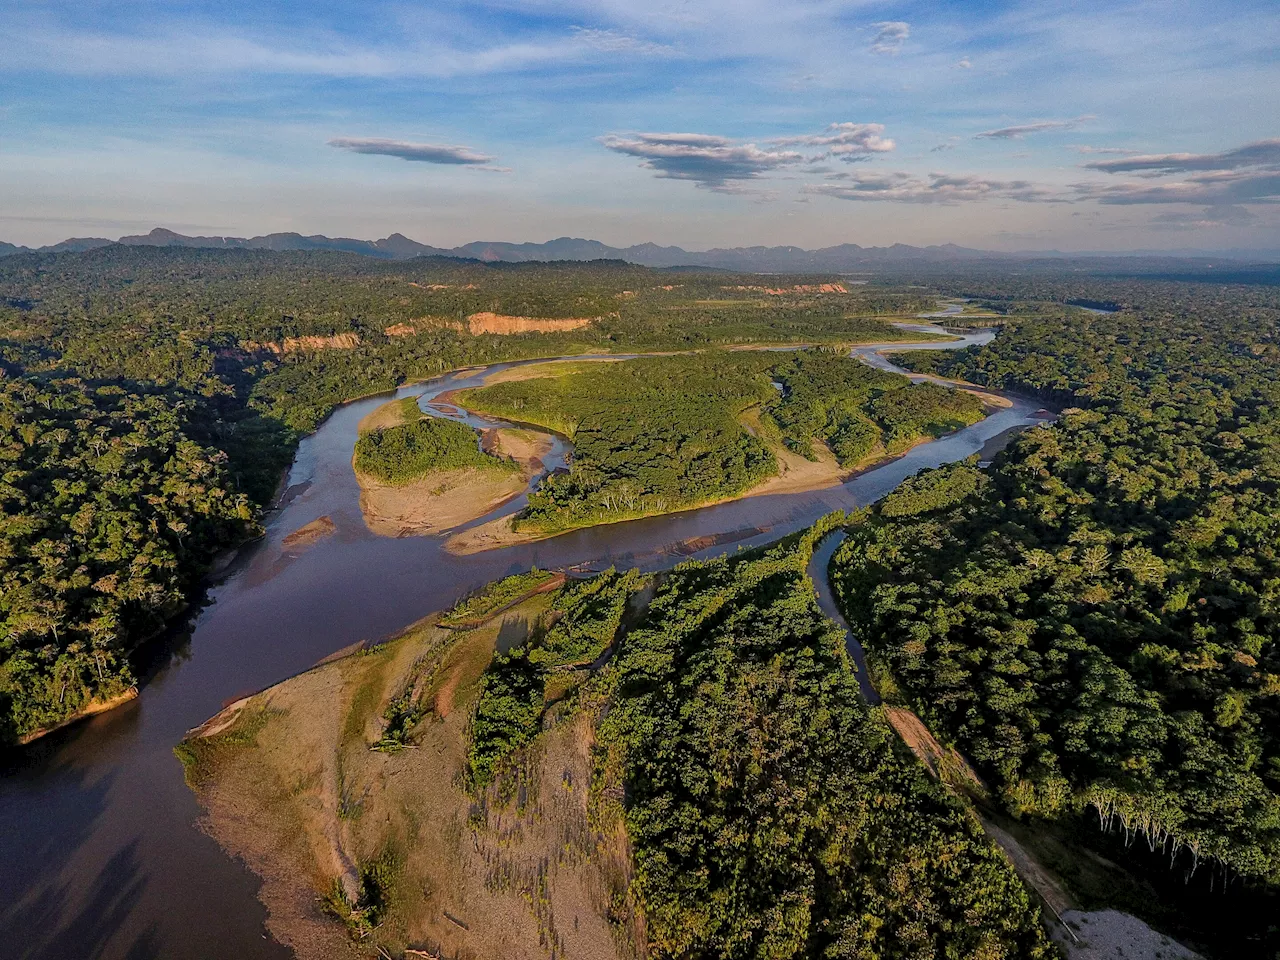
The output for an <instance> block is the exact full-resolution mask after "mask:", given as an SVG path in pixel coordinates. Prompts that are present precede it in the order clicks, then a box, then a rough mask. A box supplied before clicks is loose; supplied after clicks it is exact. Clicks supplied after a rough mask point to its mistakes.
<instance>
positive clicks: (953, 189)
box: [805, 172, 1063, 204]
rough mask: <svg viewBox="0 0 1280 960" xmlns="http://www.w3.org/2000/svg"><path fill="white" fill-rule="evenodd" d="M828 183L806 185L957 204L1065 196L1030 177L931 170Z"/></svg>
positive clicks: (848, 176) (840, 193)
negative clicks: (1001, 177) (998, 177)
mask: <svg viewBox="0 0 1280 960" xmlns="http://www.w3.org/2000/svg"><path fill="white" fill-rule="evenodd" d="M827 181H828V182H826V183H819V184H812V185H810V186H807V187H805V192H806V193H817V194H821V195H823V196H827V197H836V198H837V199H840V200H889V201H893V202H896V203H937V204H955V203H962V202H970V201H975V200H1021V201H1025V202H1051V201H1060V200H1062V199H1063V198H1062V197H1061V196H1060V195H1058V193H1057V192H1056V191H1054V190H1051V189H1049V188H1048V187H1044V186H1040V185H1038V184H1035V183H1032V182H1030V181H1027V180H990V179H987V178H985V177H979V176H973V175H955V174H945V173H931V174H929V175H928V177H927V178H925V177H919V176H916V175H915V174H911V173H902V172H897V173H885V174H870V173H868V174H863V173H839V174H833V175H832V176H830V177H828V178H827Z"/></svg>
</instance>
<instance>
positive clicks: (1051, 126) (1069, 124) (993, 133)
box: [973, 115, 1094, 140]
mask: <svg viewBox="0 0 1280 960" xmlns="http://www.w3.org/2000/svg"><path fill="white" fill-rule="evenodd" d="M1093 119H1094V117H1092V116H1089V115H1086V116H1083V117H1076V118H1075V119H1074V120H1037V121H1035V122H1034V123H1020V124H1016V125H1015V126H1012V127H1001V128H999V129H998V130H984V131H982V133H975V134H974V135H973V139H975V140H1021V139H1022V138H1023V137H1025V136H1026V135H1027V134H1029V133H1046V132H1048V131H1051V130H1074V129H1075V128H1076V127H1078V126H1080V124H1082V123H1084V122H1085V121H1087V120H1093Z"/></svg>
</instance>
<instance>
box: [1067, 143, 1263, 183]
mask: <svg viewBox="0 0 1280 960" xmlns="http://www.w3.org/2000/svg"><path fill="white" fill-rule="evenodd" d="M1085 166H1086V167H1087V168H1089V169H1090V170H1101V171H1103V172H1104V173H1141V172H1149V173H1152V174H1154V175H1156V176H1162V175H1164V174H1172V173H1186V172H1188V171H1194V170H1244V169H1249V168H1258V169H1264V170H1280V138H1276V139H1272V140H1258V141H1257V142H1255V143H1246V144H1245V145H1244V146H1243V147H1236V148H1235V149H1234V150H1224V151H1223V152H1222V153H1157V154H1147V155H1141V156H1133V157H1128V158H1126V159H1124V160H1096V161H1094V162H1093V163H1086V164H1085Z"/></svg>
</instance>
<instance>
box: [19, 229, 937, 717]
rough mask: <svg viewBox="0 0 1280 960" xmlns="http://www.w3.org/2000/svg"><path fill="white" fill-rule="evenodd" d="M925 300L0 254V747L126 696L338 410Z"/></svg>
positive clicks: (928, 300) (247, 260) (741, 286)
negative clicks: (372, 398)
mask: <svg viewBox="0 0 1280 960" xmlns="http://www.w3.org/2000/svg"><path fill="white" fill-rule="evenodd" d="M786 280H787V278H778V279H777V282H778V283H779V284H784V281H786ZM805 282H807V283H811V282H812V278H809V279H808V280H806V281H805ZM799 283H800V281H799V280H794V281H793V283H792V285H795V284H799ZM784 285H785V284H784ZM932 303H933V299H932V297H930V296H929V295H928V294H927V293H925V292H923V291H920V290H915V289H907V288H883V287H880V288H875V289H869V288H858V287H855V288H853V290H852V291H851V292H849V293H847V294H834V295H815V294H809V293H805V292H801V291H796V292H788V293H785V294H781V295H773V294H768V293H765V292H763V289H762V288H761V286H760V285H759V284H758V282H757V281H755V280H754V278H746V279H744V278H735V277H733V276H732V275H729V274H714V275H701V274H685V273H680V274H671V273H665V272H661V271H652V270H646V269H643V268H640V267H634V266H631V265H628V264H622V263H609V262H606V263H596V264H526V265H485V264H480V263H476V262H471V261H457V260H449V259H438V258H437V259H422V260H416V261H408V262H400V263H387V262H381V261H376V260H372V259H369V258H366V257H360V256H356V255H345V254H331V253H320V254H314V253H297V254H293V253H270V252H255V251H218V250H195V249H186V250H183V249H161V248H150V249H142V248H128V247H118V248H109V249H101V250H93V251H89V252H86V253H81V254H57V255H54V254H40V255H19V256H12V257H5V258H3V261H0V387H2V388H3V390H4V413H3V418H4V419H3V422H0V430H3V442H4V447H3V449H4V457H5V460H6V462H7V463H8V464H9V466H8V467H7V468H6V472H5V473H4V475H3V477H0V497H3V498H4V501H5V525H4V539H3V543H4V547H3V550H2V551H0V582H3V584H4V595H3V598H0V658H2V665H0V742H4V741H8V740H12V739H13V738H15V737H18V736H21V735H23V734H26V733H29V732H31V731H33V730H35V729H38V728H40V727H43V726H47V725H49V724H52V723H56V722H58V721H59V720H61V719H64V718H66V717H68V716H71V715H74V713H75V712H76V711H77V710H78V709H80V708H81V707H83V706H85V705H87V704H88V703H89V702H90V701H91V700H93V699H95V698H97V699H101V698H105V697H109V696H111V695H113V694H115V693H118V692H120V691H122V690H126V689H127V688H128V687H129V686H130V685H131V684H132V683H133V671H132V669H131V667H130V665H129V663H128V656H129V653H130V652H131V651H132V650H133V649H134V647H135V646H136V645H137V644H138V642H139V641H140V639H141V638H143V637H145V636H147V635H149V634H151V633H153V632H154V631H155V630H156V629H158V627H159V626H160V625H161V623H162V622H163V620H164V618H165V617H166V616H170V615H172V614H173V613H174V612H176V611H178V610H180V609H181V608H182V607H183V604H184V598H185V597H186V596H187V595H189V594H190V592H191V590H192V589H193V588H194V587H195V586H196V585H197V583H198V582H199V580H200V577H201V576H202V575H203V573H204V572H205V570H206V569H207V568H208V565H209V561H210V559H211V558H212V556H213V555H214V554H215V553H216V552H217V550H219V549H220V548H222V547H224V546H227V545H230V544H234V543H236V542H238V541H242V540H243V539H245V537H246V536H249V535H251V534H252V533H253V531H254V530H255V524H256V517H257V516H258V513H259V510H260V509H261V508H262V506H263V505H264V504H266V503H268V502H269V501H270V499H271V496H272V493H273V491H274V490H275V488H276V485H277V484H278V482H279V480H280V477H281V474H282V471H283V469H284V468H285V467H286V466H287V465H288V463H289V461H290V460H291V459H292V456H293V450H294V447H295V445H296V443H297V441H298V439H299V438H300V436H301V435H302V434H303V433H304V432H305V431H309V430H312V429H314V428H315V427H316V425H317V424H318V423H319V422H320V421H321V420H322V419H323V418H324V417H325V416H327V415H328V413H329V411H330V410H332V408H333V407H334V405H335V404H338V403H341V402H343V401H346V400H350V399H353V398H355V397H359V396H363V395H367V394H370V393H375V392H380V391H385V390H390V389H392V388H393V387H395V386H397V385H398V384H400V383H402V382H404V381H406V380H412V379H417V378H423V377H428V376H433V375H436V374H439V373H441V372H443V371H445V370H449V369H453V368H456V367H459V366H464V365H467V364H474V363H490V362H496V361H500V360H512V359H521V358H527V357H540V356H556V355H563V354H575V353H583V352H587V351H595V352H600V351H618V350H625V349H630V350H649V349H687V348H690V347H705V346H715V345H720V344H726V345H727V344H737V343H774V342H793V341H796V340H804V341H807V342H818V341H821V342H845V341H849V340H860V339H892V338H894V337H895V336H897V335H898V334H897V332H896V331H895V330H894V328H892V327H890V326H888V325H887V324H886V323H884V322H883V321H881V320H877V319H874V317H876V316H883V315H900V314H910V313H913V312H916V311H919V310H923V309H927V308H928V307H929V306H931V305H932ZM484 311H490V312H496V313H500V314H509V315H514V316H527V317H535V318H545V317H551V318H555V317H585V318H594V319H593V322H592V323H591V324H590V325H589V326H587V327H585V328H582V329H579V330H574V331H571V332H568V333H536V334H514V335H507V336H499V335H493V334H485V335H479V336H473V335H472V334H471V333H470V332H469V329H468V325H467V318H468V316H470V314H472V313H473V312H484ZM402 452H403V451H402Z"/></svg>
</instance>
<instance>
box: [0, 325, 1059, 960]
mask: <svg viewBox="0 0 1280 960" xmlns="http://www.w3.org/2000/svg"><path fill="white" fill-rule="evenodd" d="M959 312H960V308H959V307H958V306H954V307H951V308H948V309H947V310H946V311H943V312H942V313H941V314H936V315H926V316H927V317H934V316H940V317H946V316H953V315H955V314H957V313H959ZM911 326H912V328H913V329H922V330H928V331H933V332H938V333H941V332H942V331H941V329H940V328H938V327H935V326H932V325H929V324H921V325H911ZM993 336H995V333H994V332H993V331H983V332H980V333H976V334H969V335H966V336H965V337H963V338H962V339H961V340H959V341H952V342H949V343H945V344H931V346H934V347H939V346H946V347H949V348H959V347H963V346H968V345H970V344H974V343H983V342H987V341H988V340H990V339H991V338H992V337H993ZM917 348H918V346H912V347H909V349H917ZM882 349H890V350H898V349H903V347H902V346H901V345H893V344H877V345H871V346H865V347H860V348H858V349H857V350H856V351H855V354H856V355H857V356H859V357H861V358H862V359H863V360H864V361H865V362H868V363H872V364H874V365H876V366H878V367H881V368H885V369H891V370H898V368H896V367H894V366H893V365H892V364H891V363H890V362H889V361H888V360H886V359H885V358H884V356H883V354H882V353H881V352H880V351H881V350H882ZM506 366H509V365H508V364H499V365H497V366H495V367H490V368H487V369H485V370H467V371H460V372H457V373H454V374H450V375H447V376H444V377H441V378H439V379H437V380H434V381H430V382H428V383H423V384H416V385H413V386H410V387H406V388H402V389H401V390H399V391H397V393H396V397H409V396H417V397H420V398H421V399H420V401H419V403H420V404H421V405H422V406H423V407H424V409H426V408H428V406H429V405H430V404H431V403H432V401H434V400H435V398H436V397H438V396H439V395H440V394H441V393H444V392H445V391H448V390H456V389H459V388H464V387H470V386H476V385H479V384H480V383H481V382H482V381H483V380H484V378H485V377H486V376H487V375H488V374H489V373H491V372H492V371H494V370H497V369H503V368H505V367H506ZM899 372H902V371H899ZM1007 398H1008V400H1009V401H1010V402H1011V406H1010V407H1008V408H1006V409H1001V410H998V411H996V412H995V413H993V414H992V415H990V416H988V417H987V418H986V419H985V420H983V421H982V422H981V423H978V424H975V425H973V426H971V427H968V428H966V429H964V430H960V431H958V432H956V433H954V434H951V435H949V436H947V437H943V438H942V439H939V440H935V441H932V442H929V443H926V444H922V445H920V446H918V447H916V448H915V449H913V450H911V451H910V452H909V453H908V454H906V455H905V456H903V457H901V458H899V459H897V460H894V461H891V462H889V463H886V464H884V465H882V466H879V467H876V468H874V469H871V470H868V471H866V472H865V473H862V474H860V475H858V476H856V477H854V478H853V479H851V480H850V481H848V482H847V483H845V484H843V485H842V486H837V487H833V488H830V489H827V490H819V491H814V492H809V493H789V494H778V495H773V496H758V497H753V498H750V499H746V500H739V501H735V502H732V503H725V504H719V505H716V506H711V507H705V508H702V509H699V510H691V511H688V512H685V513H680V514H673V515H668V516H662V517H653V518H649V519H645V520H636V521H632V522H628V523H623V524H615V525H610V526H605V527H596V528H594V529H588V530H580V531H576V532H573V533H568V534H564V535H562V536H558V537H555V538H553V539H550V540H545V541H541V542H538V543H531V544H523V545H518V546H513V547H509V548H505V549H501V550H493V551H489V552H485V553H478V554H474V555H470V556H462V557H459V556H453V555H450V554H448V553H446V552H445V551H444V549H443V543H444V538H441V537H408V538H404V539H388V538H385V537H380V536H376V535H374V534H371V533H370V532H369V531H368V530H367V529H366V527H365V525H364V522H363V520H362V518H361V515H360V510H359V506H358V501H359V487H358V485H357V483H356V479H355V475H354V473H353V471H352V468H351V451H352V447H353V445H354V443H355V439H356V426H357V424H358V423H359V422H360V420H361V418H362V417H364V416H365V414H367V413H369V412H370V411H371V410H373V409H374V408H376V407H377V406H379V405H381V404H383V403H385V402H386V400H387V397H386V396H381V397H372V398H368V399H365V400H359V401H356V402H353V403H350V404H347V405H346V406H343V407H341V408H339V409H338V410H336V411H335V412H334V413H333V415H332V416H330V417H329V419H328V420H326V421H325V423H324V424H323V425H322V426H321V427H320V429H319V430H317V431H316V432H315V433H314V434H312V435H311V436H310V437H308V438H307V439H306V440H304V441H303V442H302V444H301V446H300V447H299V450H298V455H297V458H296V460H295V461H294V464H293V467H292V468H291V470H290V473H289V478H288V487H287V489H286V492H285V495H284V497H283V499H282V502H281V505H280V507H279V509H278V510H276V511H275V512H274V513H273V514H272V516H271V517H270V519H269V522H268V524H267V532H266V536H265V537H264V538H263V539H262V540H261V541H259V542H257V543H256V544H254V545H252V546H251V547H249V548H247V549H245V550H243V551H241V553H240V555H239V557H238V558H237V560H236V561H235V562H234V564H233V565H232V567H231V568H230V569H229V571H228V572H227V574H226V575H225V576H224V578H223V579H222V580H221V581H220V582H219V583H218V584H217V585H216V586H214V587H213V588H211V589H210V590H209V592H208V595H207V598H206V600H205V602H204V605H203V606H202V608H201V609H200V610H199V611H197V612H196V613H195V614H194V615H193V616H192V617H190V618H189V621H188V623H187V624H186V625H185V626H184V628H183V630H182V631H181V632H180V633H177V634H176V635H175V636H172V637H171V638H170V642H168V643H167V644H165V645H164V647H163V649H164V652H163V654H161V655H159V656H158V662H156V663H155V664H154V666H153V667H152V669H151V670H150V672H149V675H148V676H147V677H146V678H145V680H146V682H145V684H144V685H143V687H142V692H141V696H139V697H138V698H137V699H136V700H134V701H132V702H131V703H129V704H126V705H125V706H123V707H120V708H118V709H116V710H113V711H111V712H109V713H105V714H101V715H99V716H97V717H93V718H91V719H89V720H85V721H83V722H81V723H78V724H75V725H73V726H71V727H68V728H66V729H64V730H61V731H58V732H57V733H54V734H52V735H50V736H48V737H45V738H44V739H42V740H40V741H37V742H36V743H35V744H33V745H32V746H30V747H28V748H27V749H26V750H24V751H23V752H21V753H20V754H19V755H18V756H17V757H16V758H15V759H14V760H13V761H11V763H10V767H9V768H8V769H6V770H4V771H2V773H3V776H2V778H0V865H2V866H0V938H2V939H0V943H2V944H3V946H2V947H0V954H2V955H4V956H6V957H13V958H24V960H25V958H32V960H34V958H45V957H48V958H55V957H56V958H59V960H62V958H67V957H75V958H91V957H93V958H98V957H101V958H129V960H148V958H164V960H197V958H199V960H222V958H235V960H267V958H272V960H275V958H281V960H283V958H287V957H289V956H291V953H290V951H288V950H287V949H285V948H284V947H283V946H281V945H279V944H277V943H275V942H274V941H272V940H271V939H270V938H269V937H268V936H267V934H266V930H265V926H264V920H265V908H264V907H263V906H262V905H261V904H260V903H259V902H258V901H257V899H256V896H255V895H256V892H257V887H258V883H257V880H256V879H255V878H254V877H253V876H252V874H250V873H249V871H248V870H247V869H246V868H245V867H244V866H243V865H242V864H240V863H238V862H236V861H234V860H232V859H231V858H229V857H228V856H227V855H226V854H224V853H223V852H222V851H221V850H220V849H219V848H218V846H217V845H216V844H215V843H214V841H213V840H211V839H210V838H209V837H208V836H206V835H205V834H204V833H202V832H201V831H200V830H199V829H198V827H197V821H198V819H199V817H200V810H199V808H198V807H197V805H196V802H195V798H194V796H193V795H192V793H191V792H190V791H189V790H188V789H187V788H186V786H185V785H184V783H183V780H182V768H181V765H180V764H179V763H178V761H177V759H176V758H175V757H174V755H173V752H172V748H173V745H174V744H175V743H176V742H178V740H180V739H181V738H182V736H183V734H184V733H185V732H186V731H187V730H188V729H190V728H191V727H194V726H195V725H197V724H199V723H200V722H201V721H203V720H205V719H206V718H207V717H209V716H210V715H212V714H213V713H216V712H217V711H218V710H219V709H220V708H221V707H222V706H223V705H224V704H226V703H228V702H229V701H231V700H234V699H236V698H238V697H240V696H242V695H244V694H246V693H250V692H253V691H256V690H259V689H261V688H263V687H264V686H268V685H270V684H272V683H275V682H277V681H279V680H281V679H283V678H285V677H288V676H290V675H292V674H295V673H297V672H299V671H300V670H303V669H305V668H307V667H309V666H311V665H312V664H314V663H315V662H316V661H317V660H319V659H321V658H322V657H324V656H326V655H328V654H330V653H332V652H334V651H335V650H339V649H341V648H343V647H345V646H348V645H350V644H353V643H355V642H358V641H363V640H370V639H375V640H376V639H378V638H380V637H383V636H386V635H390V634H393V633H395V632H397V631H398V630H399V629H401V628H402V627H404V626H405V625H406V624H408V623H411V622H412V621H414V620H417V619H419V618H421V617H423V616H426V615H427V614H429V613H431V612H432V611H435V610H440V609H443V608H447V607H449V606H450V605H452V604H453V602H454V601H455V600H456V599H457V598H458V597H459V596H461V595H462V594H464V593H466V592H467V591H470V590H473V589H475V588H477V587H479V586H481V585H482V584H484V583H486V582H488V581H490V580H493V579H495V578H497V577H500V576H503V575H506V574H508V573H512V572H516V571H520V570H525V569H528V568H529V567H530V566H531V565H534V564H536V565H538V566H540V567H544V568H573V569H575V570H590V569H601V568H603V567H606V566H608V565H609V564H617V565H618V566H620V567H629V566H638V567H641V568H642V569H646V570H653V569H660V568H663V567H668V566H671V565H673V564H675V563H677V562H679V561H681V560H684V559H687V558H689V557H709V556H714V555H716V554H718V553H723V552H725V551H728V550H733V549H736V548H737V547H738V546H740V545H753V544H757V543H763V542H767V541H769V540H772V539H776V538H777V537H780V536H782V535H784V534H787V533H790V532H792V531H794V530H798V529H800V528H802V527H805V526H807V525H808V524H810V523H812V522H813V521H814V520H816V519H817V518H818V517H820V516H822V515H823V514H825V513H828V512H830V511H832V510H837V509H850V508H853V507H857V506H861V505H866V504H867V503H870V502H872V501H874V500H876V499H878V498H879V497H882V496H884V495H885V494H886V493H888V492H889V491H890V490H892V489H893V488H894V487H895V486H897V485H898V484H899V483H900V482H901V481H902V480H903V479H904V478H906V477H908V476H911V475H912V474H914V473H916V472H917V471H919V470H921V469H924V468H927V467H935V466H939V465H941V464H944V463H949V462H952V461H955V460H960V459H963V458H965V457H968V456H970V455H971V454H973V453H976V452H977V451H979V450H980V449H982V448H983V446H984V444H986V443H987V441H989V440H990V439H992V438H994V437H998V436H1001V435H1002V434H1004V433H1005V432H1006V431H1008V430H1009V429H1010V428H1013V427H1020V426H1025V425H1028V424H1032V423H1035V422H1038V421H1040V420H1044V419H1047V418H1048V417H1050V416H1051V414H1049V413H1048V412H1047V411H1045V410H1043V409H1041V407H1040V405H1039V404H1038V403H1036V402H1035V401H1032V400H1028V399H1025V398H1021V397H1017V396H1011V395H1010V396H1008V397H1007ZM434 409H435V412H437V413H438V412H440V410H441V408H440V407H436V408H434ZM455 415H456V416H459V417H461V418H464V419H466V420H468V422H473V423H476V424H477V425H479V424H480V423H481V420H479V419H477V418H474V417H472V415H470V414H467V413H466V412H465V411H460V412H458V413H457V414H455ZM564 452H565V451H564V448H563V446H561V447H559V448H558V451H557V454H556V455H558V456H560V457H563V454H564ZM521 505H522V498H521V499H518V500H516V501H513V502H511V503H509V504H507V505H505V506H504V507H502V508H500V510H499V511H495V514H493V515H491V516H490V517H487V518H482V520H481V521H476V522H483V520H487V519H492V518H493V516H496V515H498V514H500V513H509V512H512V511H515V510H518V509H519V508H520V506H521ZM325 516H327V517H329V518H330V519H331V520H332V521H333V523H334V525H335V529H334V532H333V533H332V534H331V535H330V536H328V537H326V538H324V539H322V540H320V541H319V542H317V543H314V544H313V545H311V546H310V547H307V548H302V549H293V548H290V547H289V546H288V545H286V543H285V542H284V541H285V538H286V537H287V536H288V535H289V534H291V533H293V532H294V531H296V530H297V529H298V528H300V527H302V526H304V525H305V524H307V523H310V522H311V521H313V520H316V519H318V518H320V517H325ZM824 546H826V545H824ZM832 549H834V546H833V545H832ZM824 606H826V604H824Z"/></svg>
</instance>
